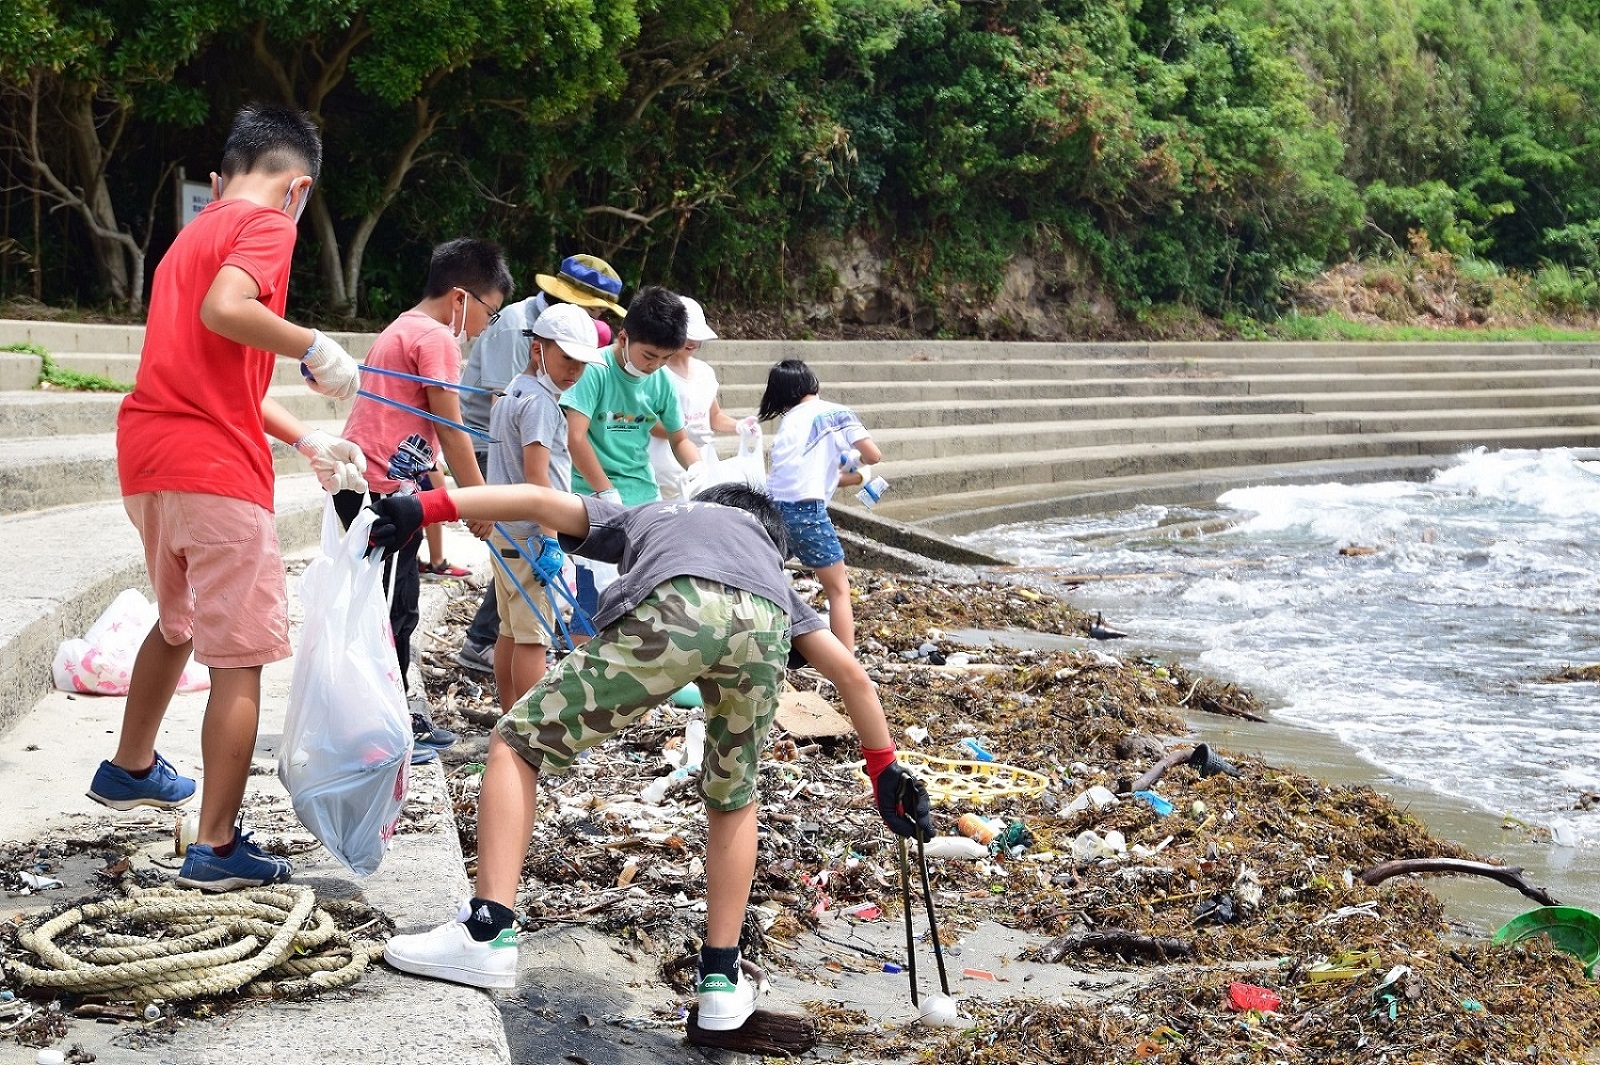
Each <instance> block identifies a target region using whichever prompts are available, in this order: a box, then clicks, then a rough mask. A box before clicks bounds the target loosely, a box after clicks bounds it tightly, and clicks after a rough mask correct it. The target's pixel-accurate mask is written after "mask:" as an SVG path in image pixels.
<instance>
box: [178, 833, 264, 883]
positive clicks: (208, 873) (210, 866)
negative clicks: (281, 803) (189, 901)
mask: <svg viewBox="0 0 1600 1065" xmlns="http://www.w3.org/2000/svg"><path fill="white" fill-rule="evenodd" d="M291 872H292V870H291V868H290V866H289V863H288V861H286V860H285V859H283V858H278V857H275V856H273V855H271V854H268V853H266V852H265V851H263V850H262V849H261V848H260V847H258V846H256V845H255V843H253V842H252V841H251V839H250V833H248V832H238V831H236V832H235V834H234V837H233V852H232V853H231V854H229V855H228V856H227V857H226V858H219V857H217V852H216V851H214V850H212V849H211V847H209V846H208V845H206V844H204V843H191V844H189V849H188V850H187V851H185V852H184V855H183V868H182V869H180V870H178V886H179V887H188V888H199V889H200V890H201V891H233V890H235V889H237V888H243V887H261V886H262V885H263V884H281V883H283V882H284V881H285V880H288V879H289V874H290V873H291Z"/></svg>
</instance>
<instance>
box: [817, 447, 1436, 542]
mask: <svg viewBox="0 0 1600 1065" xmlns="http://www.w3.org/2000/svg"><path fill="white" fill-rule="evenodd" d="M1452 458H1453V454H1439V455H1409V456H1402V457H1396V456H1391V455H1382V456H1377V457H1374V458H1361V459H1332V460H1323V459H1319V460H1315V461H1310V462H1284V463H1276V464H1273V465H1268V466H1236V467H1224V468H1220V469H1213V470H1180V471H1177V472H1174V473H1152V474H1136V475H1133V476H1128V477H1106V478H1099V479H1096V480H1090V481H1060V482H1051V483H1049V484H1030V485H1014V486H1011V487H1009V488H1000V489H991V490H985V491H975V492H961V493H953V494H949V495H945V496H942V497H939V498H938V499H912V498H900V499H894V498H892V496H885V497H884V501H883V502H882V503H880V504H879V506H878V509H877V513H878V514H880V515H881V516H883V517H887V518H890V519H891V520H894V521H902V522H909V523H911V525H912V527H913V528H917V529H927V530H929V531H931V532H935V533H939V534H942V535H944V536H954V537H961V536H965V535H967V534H969V533H973V532H976V531H978V530H980V529H993V528H995V527H996V526H1002V525H1008V524H1012V523H1015V522H1035V521H1051V520H1057V519H1066V518H1076V517H1083V516H1085V515H1091V514H1114V513H1117V512H1118V511H1123V510H1128V509H1130V508H1132V507H1136V506H1181V505H1194V506H1205V505H1210V504H1212V503H1215V502H1216V500H1217V497H1219V496H1220V495H1222V493H1224V492H1228V491H1231V490H1232V489H1235V488H1245V487H1250V486H1254V485H1266V484H1320V483H1324V482H1328V481H1338V482H1340V483H1342V484H1364V483H1370V482H1373V481H1421V480H1427V479H1428V478H1430V477H1431V476H1433V474H1434V473H1435V472H1436V471H1438V470H1439V469H1441V468H1443V467H1445V466H1448V465H1450V463H1451V461H1452ZM837 505H838V503H837V501H836V502H835V506H837Z"/></svg>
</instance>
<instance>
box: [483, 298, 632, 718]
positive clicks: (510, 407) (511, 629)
mask: <svg viewBox="0 0 1600 1065" xmlns="http://www.w3.org/2000/svg"><path fill="white" fill-rule="evenodd" d="M522 332H523V335H524V337H525V339H524V341H523V342H524V343H525V344H527V345H528V361H527V365H526V366H525V367H524V369H523V371H522V373H521V374H520V375H519V376H517V377H516V378H515V379H513V380H512V381H511V383H510V384H508V385H507V386H506V393H505V396H504V397H502V398H501V399H500V400H498V401H497V402H496V403H495V405H494V407H493V408H492V409H491V410H490V412H489V435H490V436H492V437H493V438H494V440H495V442H494V443H493V444H491V445H490V448H489V483H490V484H536V485H542V486H544V487H546V488H554V489H555V490H557V491H559V492H570V491H571V490H572V455H571V452H570V451H568V449H567V412H566V411H565V410H564V409H563V408H562V406H561V403H560V399H561V394H562V393H563V392H565V391H566V390H567V389H569V388H571V387H572V386H573V385H575V384H577V383H578V379H579V378H580V377H582V376H583V372H584V369H585V368H586V367H587V366H588V365H590V364H592V363H599V362H601V361H603V360H604V358H605V356H604V355H603V354H601V351H600V343H599V334H598V333H597V332H596V330H595V327H594V320H593V319H592V318H590V317H589V315H588V314H587V313H585V311H584V309H583V308H581V307H579V306H576V305H575V304H571V303H558V304H555V305H553V306H551V307H550V308H549V309H547V310H546V311H545V312H544V313H542V314H540V315H539V317H538V318H537V319H536V320H535V321H534V323H533V325H532V327H531V328H528V329H524V330H523V331H522ZM500 524H501V527H502V528H504V529H505V530H506V532H509V533H510V534H511V535H512V536H514V537H516V539H517V542H518V543H521V544H523V545H524V546H525V547H528V548H530V550H529V551H528V554H529V555H532V556H535V557H536V558H537V559H538V561H539V568H538V571H537V572H536V571H535V568H534V566H533V565H532V564H530V563H529V562H528V560H527V558H525V557H523V555H522V553H521V552H519V551H518V550H517V548H516V546H515V545H514V544H512V543H510V542H508V541H507V539H506V535H505V533H502V532H501V531H500V530H499V529H496V530H495V532H494V533H493V534H492V535H491V536H490V537H489V550H491V551H493V552H494V553H495V554H496V555H497V556H499V561H498V562H496V563H495V566H494V594H495V604H496V610H497V613H498V616H499V620H500V634H499V636H498V638H497V639H496V640H495V645H494V680H495V687H496V688H497V689H498V690H499V693H500V709H501V710H502V711H504V712H509V711H510V710H511V707H512V704H514V703H515V702H516V701H517V699H518V698H520V697H521V695H522V693H523V692H526V691H528V690H529V689H530V688H532V687H533V686H534V685H535V684H537V683H539V680H540V678H542V677H543V676H544V671H545V651H546V648H547V647H548V643H547V640H548V635H547V631H546V630H545V628H544V626H543V625H542V624H541V623H540V621H539V619H538V618H536V617H535V616H534V614H533V610H532V609H531V608H530V607H529V605H528V601H527V599H524V598H523V592H524V591H525V592H527V594H528V596H529V597H530V598H532V599H533V601H534V602H535V603H538V602H541V601H548V597H547V596H546V595H545V594H544V589H543V585H544V583H545V581H546V580H560V579H561V576H560V572H561V561H562V553H561V548H560V547H559V546H558V545H557V544H556V542H555V541H554V539H552V538H551V537H550V535H549V533H548V531H547V530H545V529H541V528H540V527H539V524H538V523H537V522H532V521H507V522H502V523H500ZM500 563H504V565H501V564H500ZM519 586H520V587H519ZM545 620H546V621H547V622H548V623H550V624H554V619H553V618H550V617H548V616H547V617H546V619H545Z"/></svg>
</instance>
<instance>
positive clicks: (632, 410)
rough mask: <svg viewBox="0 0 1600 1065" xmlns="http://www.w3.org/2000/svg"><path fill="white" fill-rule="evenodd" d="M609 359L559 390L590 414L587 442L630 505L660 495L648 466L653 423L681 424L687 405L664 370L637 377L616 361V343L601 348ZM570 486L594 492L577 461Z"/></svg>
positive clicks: (567, 402)
mask: <svg viewBox="0 0 1600 1065" xmlns="http://www.w3.org/2000/svg"><path fill="white" fill-rule="evenodd" d="M601 350H602V351H604V353H605V357H606V358H605V361H604V362H601V363H595V364H593V365H591V366H589V367H588V368H587V369H586V370H584V371H583V376H582V377H580V378H578V383H577V384H575V385H573V386H572V387H571V388H569V389H567V391H566V392H565V393H563V394H562V396H561V405H562V406H563V407H566V408H567V409H569V410H575V411H577V412H578V413H579V414H585V415H587V416H588V418H589V444H590V446H591V447H593V448H594V453H595V456H596V457H597V458H599V460H600V468H601V469H603V470H605V471H606V476H607V477H610V478H611V483H612V484H613V485H614V486H615V487H616V489H617V491H618V492H619V493H621V495H622V502H623V504H624V505H626V506H630V507H632V506H637V505H638V504H640V503H649V502H652V501H654V500H657V499H660V498H661V491H660V489H659V488H658V487H657V485H656V475H655V472H654V471H653V470H652V469H651V468H650V429H651V427H652V426H654V425H655V424H656V422H658V421H659V422H660V423H661V424H662V426H664V427H665V428H666V430H667V432H669V433H672V432H676V431H678V430H679V429H682V428H683V411H682V410H681V409H680V408H679V406H678V393H677V391H676V390H675V389H673V387H672V381H671V380H670V379H669V378H668V377H667V375H666V374H664V373H662V372H661V371H660V370H656V371H655V372H654V373H651V374H649V375H648V376H645V377H633V376H632V375H630V374H629V373H628V372H627V371H625V370H623V369H622V367H620V366H618V365H617V349H616V345H614V344H613V345H611V346H609V347H606V348H603V349H601ZM572 490H573V491H574V492H577V493H578V494H580V495H593V494H594V488H593V487H592V486H591V485H590V484H589V482H588V481H586V480H584V477H583V474H581V473H579V472H578V468H577V466H576V465H574V466H573V468H572Z"/></svg>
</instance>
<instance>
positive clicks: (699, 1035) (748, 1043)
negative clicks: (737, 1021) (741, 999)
mask: <svg viewBox="0 0 1600 1065" xmlns="http://www.w3.org/2000/svg"><path fill="white" fill-rule="evenodd" d="M686 1034H687V1036H688V1039H689V1042H690V1043H693V1044H694V1045H695V1046H701V1047H719V1048H721V1049H724V1050H738V1051H743V1052H744V1053H746V1054H758V1055H771V1056H782V1057H788V1058H792V1057H797V1056H798V1055H801V1054H805V1053H808V1052H809V1051H810V1050H811V1049H812V1048H813V1047H815V1046H816V1045H817V1043H818V1041H820V1040H821V1038H822V1034H821V1028H820V1026H819V1025H818V1024H817V1019H816V1018H815V1017H812V1016H811V1015H809V1014H805V1013H789V1012H785V1011H781V1010H756V1011H755V1012H754V1013H752V1014H751V1015H750V1019H749V1020H747V1021H745V1022H744V1024H742V1025H740V1026H739V1027H738V1028H735V1029H734V1030H733V1031H731V1032H720V1031H719V1032H713V1031H710V1030H708V1029H705V1028H702V1027H700V1009H699V1007H697V1006H691V1007H690V1008H689V1025H688V1031H687V1033H686Z"/></svg>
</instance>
